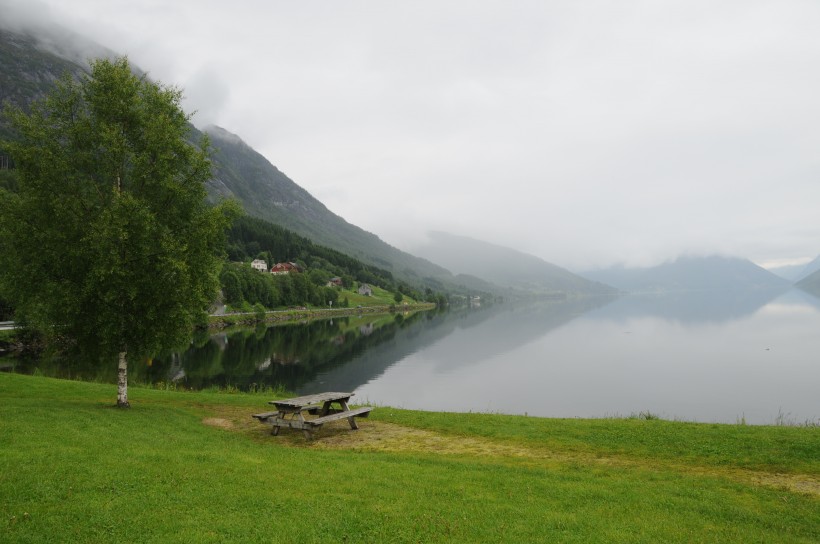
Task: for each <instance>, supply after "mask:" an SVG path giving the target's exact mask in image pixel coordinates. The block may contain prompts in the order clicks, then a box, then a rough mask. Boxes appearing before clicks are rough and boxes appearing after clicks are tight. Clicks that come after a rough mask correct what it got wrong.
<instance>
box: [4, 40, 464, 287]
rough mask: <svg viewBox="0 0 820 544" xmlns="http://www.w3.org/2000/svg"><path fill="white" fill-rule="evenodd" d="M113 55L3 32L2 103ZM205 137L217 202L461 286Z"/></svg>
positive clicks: (412, 274)
mask: <svg viewBox="0 0 820 544" xmlns="http://www.w3.org/2000/svg"><path fill="white" fill-rule="evenodd" d="M84 55H85V56H84ZM113 56H115V55H114V53H113V52H111V51H110V50H108V49H105V48H104V47H102V46H100V45H98V44H95V43H93V42H90V41H88V40H84V39H83V38H82V37H81V36H77V35H75V34H72V33H70V32H68V31H65V30H62V29H59V28H49V29H47V30H43V29H38V30H37V31H36V32H17V31H11V30H7V29H2V28H0V66H3V67H4V68H3V70H0V101H7V102H9V103H11V104H15V105H17V106H20V107H23V108H25V107H26V106H27V105H28V104H29V103H31V102H32V101H33V100H36V99H39V98H42V97H43V96H45V94H46V93H47V92H48V91H49V90H50V89H51V88H52V87H53V85H54V82H55V81H56V80H57V79H59V78H60V77H62V76H63V75H64V74H65V73H69V74H71V75H73V76H74V77H80V75H82V74H83V73H86V72H87V71H88V66H87V65H86V64H85V63H84V62H82V61H78V59H82V58H89V57H106V58H110V57H113ZM135 69H136V71H137V72H138V73H142V72H140V70H139V69H138V68H135ZM205 132H206V133H207V134H208V135H209V136H210V138H211V141H212V146H213V148H214V153H213V156H212V166H213V174H214V177H213V179H212V180H210V182H209V183H208V185H207V189H208V194H209V198H210V199H211V200H217V199H219V198H224V197H235V198H236V199H237V200H238V201H239V202H240V203H241V204H242V206H243V207H244V208H245V210H246V212H247V213H248V214H249V215H252V216H254V217H258V218H260V219H265V220H267V221H270V222H272V223H275V224H277V225H281V226H283V227H285V228H287V229H289V230H292V231H294V232H296V233H297V234H300V235H302V236H305V237H306V238H309V239H310V240H312V241H313V242H315V243H317V244H320V245H323V246H327V247H329V248H331V249H335V250H337V251H340V252H342V253H345V254H347V255H350V256H352V257H355V258H357V259H359V260H361V261H363V262H365V263H367V264H370V265H373V266H376V267H379V268H383V269H387V270H389V271H390V272H391V273H392V274H393V275H394V276H395V277H396V278H397V279H400V280H404V281H406V282H408V283H411V284H413V285H424V286H427V287H431V288H433V289H434V290H436V291H439V290H446V289H447V288H452V287H454V286H458V285H459V284H460V280H458V279H456V278H455V277H454V276H453V275H452V274H451V273H450V272H449V271H448V270H446V269H444V268H442V267H441V266H438V265H435V264H433V263H431V262H429V261H426V260H424V259H420V258H418V257H414V256H413V255H410V254H408V253H405V252H403V251H400V250H399V249H397V248H395V247H393V246H391V245H389V244H387V243H385V242H384V241H382V240H381V239H379V237H378V236H376V235H375V234H372V233H370V232H367V231H365V230H363V229H361V228H359V227H357V226H355V225H352V224H350V223H348V222H347V221H345V220H344V219H342V218H341V217H339V216H338V215H336V214H334V213H333V212H331V211H330V210H328V209H327V207H325V205H324V204H322V203H321V202H319V201H318V200H317V199H315V198H314V197H313V196H311V195H310V194H309V193H308V192H307V191H306V190H304V189H303V188H302V187H300V186H299V185H297V184H296V183H295V182H293V181H292V180H291V179H290V178H288V177H287V176H286V175H285V174H283V173H282V172H281V171H279V170H278V169H277V168H276V167H275V166H273V165H272V164H271V163H270V162H269V161H268V160H267V159H265V158H264V157H263V156H262V155H261V154H259V153H257V152H256V151H255V150H253V149H252V148H251V147H250V146H248V145H247V144H246V143H245V142H243V141H242V139H241V138H239V137H238V136H236V135H234V134H231V133H230V132H228V131H227V130H225V129H222V128H219V127H209V128H207V129H206V131H205ZM11 136H12V135H11V134H10V133H9V131H8V127H7V126H3V125H1V124H0V139H3V138H9V137H11ZM201 137H202V132H200V131H199V130H197V129H196V128H194V127H193V126H192V127H191V138H192V140H193V141H198V140H199V139H200V138H201ZM0 155H2V150H0ZM282 258H285V257H284V256H283V257H282Z"/></svg>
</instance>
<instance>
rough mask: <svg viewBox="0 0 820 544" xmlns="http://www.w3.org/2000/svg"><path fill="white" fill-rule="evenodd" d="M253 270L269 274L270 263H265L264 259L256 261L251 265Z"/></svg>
mask: <svg viewBox="0 0 820 544" xmlns="http://www.w3.org/2000/svg"><path fill="white" fill-rule="evenodd" d="M251 268H254V269H256V270H259V271H260V272H267V271H268V263H267V262H265V261H263V260H262V259H254V260H253V262H252V263H251Z"/></svg>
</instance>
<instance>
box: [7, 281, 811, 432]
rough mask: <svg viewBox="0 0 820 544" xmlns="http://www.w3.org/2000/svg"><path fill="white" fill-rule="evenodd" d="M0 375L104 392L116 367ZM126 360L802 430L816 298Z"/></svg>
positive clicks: (382, 330) (195, 349)
mask: <svg viewBox="0 0 820 544" xmlns="http://www.w3.org/2000/svg"><path fill="white" fill-rule="evenodd" d="M0 366H5V367H6V368H7V369H8V367H14V370H16V371H21V372H32V371H34V369H35V368H36V369H37V370H38V371H39V372H42V373H44V374H51V375H60V376H64V377H72V378H77V377H86V378H94V379H98V380H99V379H103V380H110V381H112V382H113V381H114V370H115V369H114V365H113V364H112V365H111V368H110V369H104V370H103V371H100V370H99V369H94V368H92V367H89V366H88V365H86V364H84V363H82V362H78V361H70V362H69V361H21V360H12V359H9V358H6V359H0ZM134 366H136V368H133V369H132V371H131V378H132V380H134V381H138V382H139V381H142V382H147V381H150V382H166V383H171V382H173V383H176V384H178V385H182V386H185V387H191V388H202V387H208V386H211V385H219V386H226V385H232V386H236V387H239V388H242V389H248V388H253V387H258V386H261V385H277V384H281V385H284V386H285V387H286V388H287V389H289V390H291V391H294V392H296V393H299V394H302V393H314V392H318V391H334V390H335V391H355V393H356V395H357V397H356V399H357V402H360V403H364V402H371V403H377V404H381V405H390V406H397V407H404V408H413V409H423V410H444V411H463V412H466V411H478V412H501V413H510V414H525V413H526V414H529V415H536V416H548V417H606V416H626V415H630V414H634V413H638V412H643V411H650V412H652V413H653V414H657V415H659V416H661V417H664V418H668V419H675V418H677V419H683V420H690V421H702V422H727V423H735V422H737V421H739V420H741V419H745V421H746V422H748V423H775V422H776V421H777V420H778V418H780V419H785V420H786V421H788V422H791V423H804V422H805V421H807V420H813V421H817V420H818V418H820V299H817V298H814V297H812V296H810V295H807V294H804V293H802V292H799V291H796V290H794V291H789V292H787V293H785V294H776V293H757V292H752V293H747V292H743V293H730V294H723V295H716V294H715V293H708V294H703V293H699V294H698V293H695V294H692V293H689V294H682V295H676V296H628V297H623V298H619V299H616V300H595V301H571V302H562V303H550V304H539V305H528V306H513V305H510V304H502V305H496V306H492V307H484V308H473V309H463V310H452V311H448V312H424V313H417V314H411V315H406V316H405V315H397V316H362V317H349V318H340V319H334V320H326V321H316V322H311V323H307V324H292V325H286V326H277V327H270V328H264V327H260V328H257V329H254V330H242V331H238V332H231V333H226V334H219V335H216V336H211V337H209V336H207V335H203V336H200V337H198V338H196V339H195V340H194V344H193V345H192V347H191V349H189V350H188V351H187V352H185V353H181V354H175V355H170V356H166V357H161V358H158V359H157V360H155V361H153V362H152V363H151V365H150V366H148V365H146V364H140V365H134Z"/></svg>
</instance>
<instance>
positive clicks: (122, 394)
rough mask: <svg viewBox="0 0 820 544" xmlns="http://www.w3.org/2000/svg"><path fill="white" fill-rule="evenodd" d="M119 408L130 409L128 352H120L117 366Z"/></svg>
mask: <svg viewBox="0 0 820 544" xmlns="http://www.w3.org/2000/svg"><path fill="white" fill-rule="evenodd" d="M117 406H118V407H119V408H130V407H131V405H130V404H128V359H127V352H125V351H121V352H120V362H119V365H117Z"/></svg>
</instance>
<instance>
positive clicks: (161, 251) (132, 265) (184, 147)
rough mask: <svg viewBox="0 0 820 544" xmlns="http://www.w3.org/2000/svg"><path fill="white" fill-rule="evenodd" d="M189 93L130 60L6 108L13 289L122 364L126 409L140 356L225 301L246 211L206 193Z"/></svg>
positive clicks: (1, 221) (41, 322) (3, 253)
mask: <svg viewBox="0 0 820 544" xmlns="http://www.w3.org/2000/svg"><path fill="white" fill-rule="evenodd" d="M180 99H181V93H180V91H179V90H178V89H175V88H173V87H167V86H163V85H162V84H157V83H154V82H151V81H150V80H148V79H147V78H146V77H140V76H137V75H135V74H134V73H133V72H132V70H131V68H130V66H129V63H128V60H127V59H125V58H120V59H117V60H113V61H109V60H98V61H94V62H92V64H91V72H90V74H89V75H88V76H86V77H84V78H83V79H81V80H79V81H77V80H74V79H72V78H70V77H69V76H66V77H65V78H64V79H62V80H61V81H60V82H58V84H57V85H56V88H55V89H54V91H53V92H52V93H51V94H50V95H48V96H47V97H46V98H45V99H44V100H42V101H40V102H36V103H34V104H33V105H32V107H31V109H30V111H29V112H28V113H25V112H23V111H22V110H19V109H7V110H6V115H7V116H9V118H10V121H11V124H12V126H13V127H14V129H15V131H16V133H17V134H16V138H15V139H14V141H11V142H5V143H4V145H3V147H4V148H5V149H7V150H8V151H9V153H10V155H11V156H12V157H13V159H14V161H15V164H16V166H17V172H18V187H17V190H16V191H15V192H10V191H6V192H3V193H0V207H1V208H0V234H1V235H2V237H1V238H2V239H0V288H2V293H0V295H2V296H3V297H5V298H7V299H9V300H10V301H11V302H12V303H13V304H14V306H15V308H16V316H17V319H18V320H20V321H22V322H23V323H25V324H26V326H28V327H31V328H33V329H36V330H39V331H41V332H43V333H45V334H47V335H49V336H50V337H59V338H61V339H65V340H67V342H66V344H67V345H69V346H72V347H73V348H74V349H76V350H77V351H78V352H79V353H81V354H82V356H84V357H95V358H96V359H98V360H100V361H101V362H104V364H117V368H118V390H117V405H118V406H122V407H127V406H129V402H128V389H127V387H128V381H127V376H128V374H127V372H128V362H129V361H135V360H144V359H146V358H149V357H152V356H154V355H156V354H158V353H159V352H161V351H163V350H167V349H172V348H175V347H180V346H181V345H184V344H185V343H186V342H187V341H188V340H189V339H190V335H191V332H192V330H193V328H194V325H195V323H196V322H197V320H198V319H200V318H201V317H202V316H203V313H204V310H205V308H207V305H208V304H209V303H210V302H211V301H212V300H213V298H214V294H215V292H216V290H217V289H218V271H219V266H220V263H221V253H220V252H221V247H222V245H223V244H224V232H225V230H226V228H227V227H228V225H229V223H230V220H231V216H232V215H233V214H234V213H235V209H236V208H235V206H234V205H232V204H231V203H227V204H223V205H221V206H217V207H211V206H209V205H208V204H207V203H206V200H205V197H206V193H205V182H206V181H207V180H208V179H209V178H210V175H211V174H210V162H209V159H208V147H207V146H208V142H207V140H204V141H202V142H199V143H198V144H197V145H193V144H192V143H190V142H189V137H190V125H189V122H188V121H189V117H188V116H187V115H186V114H185V113H184V112H183V111H182V109H181V107H180Z"/></svg>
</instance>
